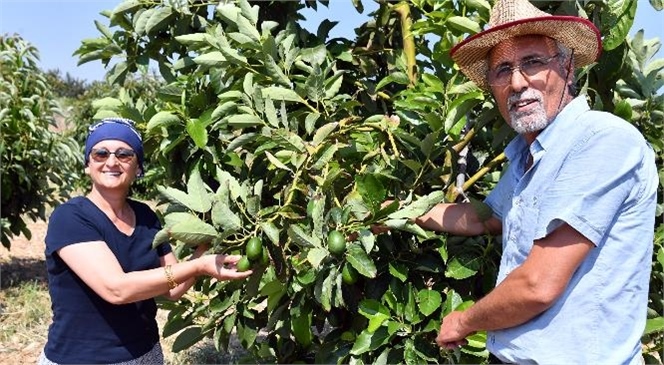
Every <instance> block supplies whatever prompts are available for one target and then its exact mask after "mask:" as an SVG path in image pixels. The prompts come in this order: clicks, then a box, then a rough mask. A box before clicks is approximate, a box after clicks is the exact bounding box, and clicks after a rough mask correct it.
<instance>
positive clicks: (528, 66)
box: [487, 53, 560, 86]
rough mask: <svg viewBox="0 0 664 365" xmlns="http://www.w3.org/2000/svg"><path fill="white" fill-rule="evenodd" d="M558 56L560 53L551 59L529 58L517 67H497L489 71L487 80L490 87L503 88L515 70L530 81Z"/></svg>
mask: <svg viewBox="0 0 664 365" xmlns="http://www.w3.org/2000/svg"><path fill="white" fill-rule="evenodd" d="M558 56H560V53H556V54H555V55H553V56H551V57H531V58H528V59H526V60H524V61H521V63H519V64H518V65H517V66H509V65H501V66H498V68H496V69H495V70H490V71H489V75H488V77H487V80H488V81H489V85H491V86H505V85H507V84H509V83H510V81H511V80H512V75H513V74H514V71H515V70H519V72H521V74H522V75H523V76H524V77H526V78H527V79H528V80H530V78H531V77H533V76H536V75H537V74H539V73H540V72H542V71H544V70H546V68H547V66H548V65H549V63H550V62H551V61H552V60H553V59H555V58H557V57H558Z"/></svg>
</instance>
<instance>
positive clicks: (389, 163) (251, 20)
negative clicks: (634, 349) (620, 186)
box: [3, 0, 664, 364]
mask: <svg viewBox="0 0 664 365" xmlns="http://www.w3.org/2000/svg"><path fill="white" fill-rule="evenodd" d="M365 1H366V0H365ZM352 3H353V4H354V6H355V8H356V9H357V11H362V10H363V4H362V1H361V0H353V2H352ZM334 5H335V4H332V3H330V4H328V1H314V0H310V1H304V2H302V1H246V0H240V1H199V0H188V1H187V0H171V1H163V2H148V1H141V0H126V1H123V2H119V4H118V5H117V6H116V7H115V8H114V9H109V10H108V11H107V12H105V15H106V16H107V17H108V23H107V24H102V23H99V22H98V23H96V26H97V29H98V30H99V32H100V36H99V37H98V38H91V39H85V40H83V41H82V45H81V47H80V48H79V49H78V50H77V52H76V54H77V55H78V56H79V59H80V63H85V62H102V63H103V64H104V65H107V66H108V74H107V77H108V81H109V82H111V83H113V84H117V85H120V86H123V85H125V82H126V80H128V79H130V78H131V77H132V75H136V74H140V73H145V72H148V70H149V69H150V68H152V67H156V68H157V69H158V73H159V77H160V78H161V79H163V84H162V85H161V86H160V87H159V88H158V89H157V91H156V97H155V96H152V97H147V96H142V95H141V94H140V93H130V92H120V93H119V94H118V95H109V96H104V97H100V98H99V99H98V100H95V102H94V104H93V105H94V107H95V113H96V114H95V115H94V116H93V117H92V119H99V118H103V117H107V116H121V117H126V118H131V119H133V120H135V121H136V122H137V125H138V127H139V129H141V131H142V133H143V135H144V139H145V141H144V142H145V148H146V156H148V158H149V161H148V165H147V171H146V172H147V176H146V179H145V180H146V181H149V182H153V183H154V184H156V185H158V187H157V188H156V191H158V196H159V197H160V199H162V200H163V202H165V204H163V205H162V206H161V207H162V208H163V209H162V212H161V213H162V215H163V216H162V218H163V227H164V228H163V229H162V230H161V231H160V232H159V234H158V235H157V237H156V238H155V241H154V244H155V245H157V244H160V243H163V242H170V244H171V245H172V246H173V247H174V250H175V251H176V253H177V254H178V255H180V256H181V257H186V256H187V255H188V254H189V253H190V252H191V251H192V249H193V248H194V247H196V246H197V245H200V244H209V245H210V250H211V251H214V252H220V253H233V254H240V255H243V256H244V258H243V262H242V263H241V264H242V266H243V269H245V270H248V269H249V268H251V269H252V270H253V274H252V276H251V277H250V278H249V279H247V280H246V281H242V282H216V281H214V280H200V281H199V282H198V283H197V284H196V285H195V287H194V288H192V292H191V294H190V295H187V296H185V297H184V298H183V299H181V300H180V301H178V302H176V303H164V304H162V307H163V308H166V309H168V310H170V312H169V320H168V322H167V324H166V326H165V328H164V330H163V336H166V337H168V336H171V335H174V336H177V338H176V340H175V343H174V350H175V351H179V350H182V349H186V348H188V347H190V346H192V345H194V344H196V343H197V342H199V341H201V340H202V339H204V338H206V337H210V338H212V339H213V340H214V343H215V345H216V346H217V348H218V349H219V350H220V351H224V349H226V347H227V346H228V343H229V339H230V338H231V336H233V335H237V336H238V338H239V339H240V341H241V344H242V346H243V347H245V348H246V349H247V350H248V351H249V352H250V353H251V354H252V355H253V357H254V358H255V360H256V361H257V362H261V363H266V362H273V363H294V362H316V363H377V364H387V363H409V364H412V363H480V362H483V361H486V358H487V356H488V352H487V350H486V348H485V340H486V335H485V333H476V334H474V335H472V336H471V337H470V338H469V343H468V345H466V346H464V347H462V348H461V349H460V350H457V351H444V350H440V348H439V347H438V346H437V345H436V344H435V342H434V338H435V336H436V334H437V331H438V328H439V326H440V321H441V318H442V317H443V316H444V315H446V314H447V313H449V312H450V311H452V310H456V309H462V308H464V307H466V306H468V305H470V304H471V303H472V302H473V301H474V300H477V299H478V298H480V297H482V296H484V295H485V294H486V293H487V292H488V291H489V290H491V288H492V287H493V285H494V284H495V279H496V273H497V267H498V262H499V257H500V246H501V244H500V242H501V241H500V237H493V236H488V235H487V236H476V237H457V236H452V235H446V234H436V233H434V232H430V231H425V230H423V229H422V228H420V227H419V226H417V225H415V224H414V223H412V222H411V219H413V218H415V217H417V216H419V215H421V214H423V213H424V212H426V211H428V210H429V209H430V208H431V207H432V206H433V205H435V204H437V203H439V202H443V201H449V202H451V201H470V202H472V203H473V204H474V206H475V208H476V209H478V210H479V212H481V214H484V215H486V214H490V212H489V211H488V209H487V207H486V206H485V205H484V204H483V203H482V199H483V197H484V196H486V194H487V192H488V191H490V190H491V188H492V187H493V186H494V185H495V183H496V182H497V181H498V178H499V176H500V173H501V171H502V169H503V168H504V167H505V157H504V155H503V153H502V151H503V148H504V147H505V146H506V144H507V143H508V142H509V140H510V139H511V138H512V137H513V136H514V135H513V132H512V131H511V129H510V128H509V127H508V126H507V125H506V124H505V122H504V121H503V120H502V118H501V117H500V115H499V113H498V110H497V108H496V107H495V105H494V101H493V99H492V98H491V96H490V95H489V94H487V93H485V92H483V91H482V90H481V89H479V88H478V87H477V86H476V85H475V84H473V83H471V82H469V81H468V80H467V79H466V78H465V77H464V76H463V75H462V74H461V73H460V72H459V71H458V69H456V68H455V67H454V64H453V62H452V60H451V59H450V56H449V51H450V49H451V48H452V47H453V46H454V45H455V44H457V43H458V42H460V41H461V40H462V39H464V38H465V37H467V36H468V35H471V34H474V33H477V32H479V31H480V30H481V29H483V27H484V25H485V24H486V22H487V21H488V18H489V9H490V6H491V4H490V3H489V2H487V1H485V0H467V1H440V0H413V1H402V2H388V1H377V10H376V11H375V12H372V13H371V14H370V20H369V21H368V22H366V23H364V24H357V25H355V34H356V38H355V39H346V38H331V37H329V36H328V34H329V32H330V30H331V29H332V28H333V27H334V26H335V25H336V24H335V23H334V22H330V21H327V20H326V21H323V22H322V23H321V24H320V25H319V27H318V29H317V30H316V32H315V34H314V33H311V32H310V31H308V30H307V29H304V28H303V27H302V25H301V23H302V19H301V16H300V15H299V12H300V11H301V10H302V9H303V8H305V7H309V8H314V9H316V8H318V7H321V6H334ZM536 5H537V6H538V7H540V8H541V9H543V10H545V11H547V12H549V13H557V14H568V15H581V16H583V17H586V18H588V19H589V20H591V21H592V22H594V23H595V24H596V25H597V26H598V28H599V29H600V30H601V32H602V34H603V42H604V49H603V57H602V58H601V60H600V61H599V62H598V63H596V64H593V65H590V66H588V67H586V68H584V69H582V70H581V71H580V72H579V73H578V75H577V79H578V84H577V88H578V89H579V90H580V91H581V92H582V93H585V94H587V95H588V96H589V98H590V101H591V106H592V107H593V108H594V109H598V110H606V111H609V112H612V113H615V114H617V115H619V116H621V117H623V118H624V119H626V120H628V121H630V122H631V123H633V124H634V125H635V126H637V127H638V128H639V130H641V132H642V133H643V134H644V136H645V137H646V138H647V139H648V141H649V142H650V143H651V144H652V146H653V148H654V149H655V151H656V153H657V156H658V160H657V163H658V166H659V168H660V190H659V192H660V194H659V198H658V199H659V202H658V203H659V206H658V212H657V214H658V218H657V222H658V223H657V226H656V227H653V229H654V230H655V232H656V234H655V242H654V245H655V250H654V256H653V262H652V265H653V272H652V278H651V288H650V291H651V300H650V303H649V314H648V315H649V317H648V318H649V320H648V325H647V328H646V331H645V333H644V336H643V343H644V344H647V345H648V346H651V349H653V350H655V351H661V350H662V348H663V346H664V316H663V314H662V313H663V299H662V286H663V284H664V270H663V266H664V224H663V223H662V222H663V221H662V214H663V211H662V195H663V194H662V188H661V185H662V182H664V170H663V169H662V160H663V157H664V150H663V149H664V127H663V125H664V95H662V93H661V92H660V91H659V90H661V89H662V87H663V86H664V77H663V76H664V59H653V55H654V54H655V52H656V51H657V50H659V48H660V43H659V42H658V41H657V40H646V39H644V38H643V32H638V33H636V35H635V36H634V37H633V38H631V39H630V38H629V37H628V36H627V35H628V33H629V31H630V29H631V27H632V23H633V20H634V14H635V11H636V6H637V2H636V1H604V2H557V1H551V2H536ZM638 6H651V7H653V8H654V9H657V10H661V9H662V7H664V5H663V4H662V3H661V1H656V0H653V1H651V4H647V3H645V2H639V4H638ZM111 61H112V62H111ZM3 118H4V116H3ZM80 122H81V123H87V122H89V121H80ZM3 123H4V122H3ZM3 162H4V160H3ZM153 191H154V190H153ZM377 225H380V226H384V227H386V228H389V229H386V230H385V231H386V232H382V233H375V229H372V228H373V227H375V226H377ZM646 360H647V361H650V360H651V359H649V358H647V359H646Z"/></svg>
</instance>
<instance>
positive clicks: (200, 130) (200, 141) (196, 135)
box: [186, 118, 208, 148]
mask: <svg viewBox="0 0 664 365" xmlns="http://www.w3.org/2000/svg"><path fill="white" fill-rule="evenodd" d="M205 126H206V125H205V123H204V122H202V121H201V120H200V119H197V118H194V119H189V120H187V124H186V129H187V134H189V137H191V139H192V140H193V141H194V143H195V144H196V147H198V148H205V146H207V143H208V134H207V129H205Z"/></svg>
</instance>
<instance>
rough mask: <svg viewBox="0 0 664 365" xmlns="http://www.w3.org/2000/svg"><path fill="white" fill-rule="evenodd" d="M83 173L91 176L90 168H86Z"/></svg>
mask: <svg viewBox="0 0 664 365" xmlns="http://www.w3.org/2000/svg"><path fill="white" fill-rule="evenodd" d="M83 171H85V174H86V175H90V166H85V169H84V170H83Z"/></svg>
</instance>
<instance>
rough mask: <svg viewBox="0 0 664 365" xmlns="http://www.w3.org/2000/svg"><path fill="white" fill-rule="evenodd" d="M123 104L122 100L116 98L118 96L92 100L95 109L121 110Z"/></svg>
mask: <svg viewBox="0 0 664 365" xmlns="http://www.w3.org/2000/svg"><path fill="white" fill-rule="evenodd" d="M123 105H124V104H123V103H122V101H120V100H119V99H116V98H111V97H105V98H102V99H99V100H94V101H93V102H92V107H93V108H94V109H95V110H100V109H104V110H113V111H117V110H120V109H121V108H122V106H123Z"/></svg>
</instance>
